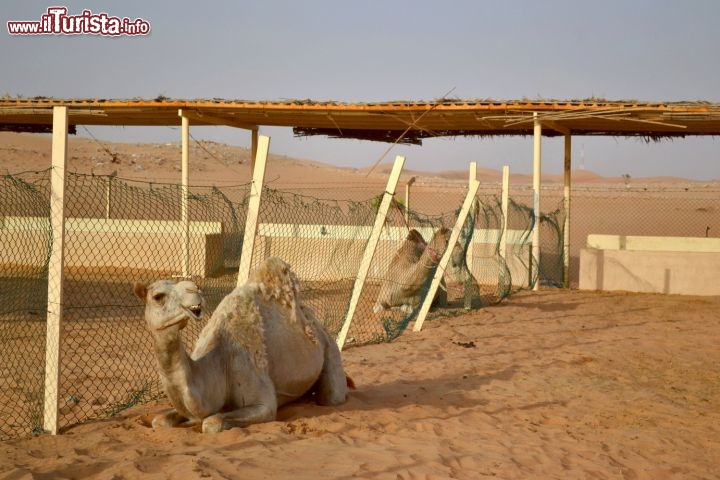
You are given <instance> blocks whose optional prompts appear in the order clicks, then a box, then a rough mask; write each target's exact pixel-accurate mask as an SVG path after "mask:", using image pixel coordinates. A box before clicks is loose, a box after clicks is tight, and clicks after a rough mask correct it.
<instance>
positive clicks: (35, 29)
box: [7, 7, 150, 36]
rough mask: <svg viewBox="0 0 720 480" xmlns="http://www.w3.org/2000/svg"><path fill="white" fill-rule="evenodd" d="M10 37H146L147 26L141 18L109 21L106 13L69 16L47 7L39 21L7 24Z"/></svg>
mask: <svg viewBox="0 0 720 480" xmlns="http://www.w3.org/2000/svg"><path fill="white" fill-rule="evenodd" d="M7 27H8V33H9V34H10V35H81V34H90V35H111V36H118V35H147V34H148V33H150V24H149V23H148V22H146V21H145V20H143V19H142V18H137V19H135V20H130V19H129V18H127V17H125V18H118V17H111V16H110V15H108V14H107V13H92V12H91V11H90V10H83V12H82V13H81V14H80V15H68V14H67V8H65V7H50V8H48V9H47V13H46V14H43V15H42V17H41V18H40V21H39V22H38V21H12V22H7Z"/></svg>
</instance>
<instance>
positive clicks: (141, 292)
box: [133, 282, 147, 303]
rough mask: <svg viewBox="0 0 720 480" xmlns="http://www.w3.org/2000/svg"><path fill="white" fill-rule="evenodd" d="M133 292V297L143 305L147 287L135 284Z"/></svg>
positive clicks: (138, 283)
mask: <svg viewBox="0 0 720 480" xmlns="http://www.w3.org/2000/svg"><path fill="white" fill-rule="evenodd" d="M133 291H134V292H135V296H136V297H138V298H139V299H140V300H142V301H143V303H145V299H146V298H147V287H146V286H145V284H143V283H140V282H136V283H135V287H133Z"/></svg>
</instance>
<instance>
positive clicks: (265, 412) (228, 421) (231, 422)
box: [202, 404, 277, 433]
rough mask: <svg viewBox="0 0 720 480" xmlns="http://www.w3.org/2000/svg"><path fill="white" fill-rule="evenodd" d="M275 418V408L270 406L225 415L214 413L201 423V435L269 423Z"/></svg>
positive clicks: (254, 406) (240, 409)
mask: <svg viewBox="0 0 720 480" xmlns="http://www.w3.org/2000/svg"><path fill="white" fill-rule="evenodd" d="M276 417H277V408H273V407H271V406H270V405H264V404H260V405H250V406H247V407H242V408H238V409H237V410H231V411H229V412H225V413H216V414H215V415H210V416H209V417H205V419H203V422H202V431H203V433H217V432H220V431H222V430H225V429H227V428H232V427H246V426H248V425H252V424H254V423H263V422H270V421H272V420H275V418H276Z"/></svg>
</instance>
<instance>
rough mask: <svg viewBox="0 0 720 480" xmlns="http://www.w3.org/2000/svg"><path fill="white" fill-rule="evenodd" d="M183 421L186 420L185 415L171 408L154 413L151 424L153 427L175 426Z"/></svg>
mask: <svg viewBox="0 0 720 480" xmlns="http://www.w3.org/2000/svg"><path fill="white" fill-rule="evenodd" d="M185 421H187V418H186V417H183V416H182V415H180V414H179V413H178V412H177V410H175V409H172V410H168V411H167V412H163V413H160V414H158V415H155V418H153V420H152V426H153V428H169V427H176V426H178V425H180V424H181V423H183V422H185Z"/></svg>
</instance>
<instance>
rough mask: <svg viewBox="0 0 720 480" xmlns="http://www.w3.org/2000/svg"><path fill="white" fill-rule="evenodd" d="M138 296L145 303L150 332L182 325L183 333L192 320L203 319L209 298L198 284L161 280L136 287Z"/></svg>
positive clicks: (136, 285)
mask: <svg viewBox="0 0 720 480" xmlns="http://www.w3.org/2000/svg"><path fill="white" fill-rule="evenodd" d="M135 295H137V297H138V298H139V299H140V300H142V301H143V302H144V303H145V321H146V322H147V325H148V328H149V329H150V331H160V330H165V329H167V328H170V327H174V326H176V325H177V326H178V329H179V330H182V329H183V328H185V326H186V325H187V322H188V320H189V319H191V318H192V319H194V320H200V319H201V318H202V313H203V307H204V306H205V299H204V298H203V296H202V292H201V291H200V289H199V288H198V286H197V285H195V283H194V282H191V281H189V280H183V281H180V282H175V281H173V280H158V281H156V282H153V283H151V284H150V285H148V286H145V285H143V284H142V283H136V284H135Z"/></svg>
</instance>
